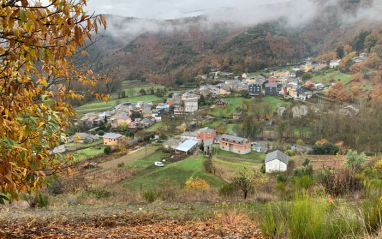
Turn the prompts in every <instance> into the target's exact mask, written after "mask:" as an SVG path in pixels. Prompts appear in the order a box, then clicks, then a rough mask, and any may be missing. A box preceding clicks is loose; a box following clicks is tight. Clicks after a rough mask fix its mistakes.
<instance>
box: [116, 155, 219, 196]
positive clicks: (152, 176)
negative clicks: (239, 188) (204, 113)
mask: <svg viewBox="0 0 382 239" xmlns="http://www.w3.org/2000/svg"><path fill="white" fill-rule="evenodd" d="M155 155H156V154H154V156H153V158H151V159H147V161H148V162H150V164H151V165H150V166H149V167H147V168H146V169H145V170H143V171H142V172H141V173H139V174H138V175H137V176H135V177H133V178H131V179H129V180H126V181H124V182H122V185H123V186H124V187H125V188H127V189H130V190H139V189H140V188H142V190H154V189H156V188H160V187H161V183H162V182H170V183H171V184H172V186H174V187H183V186H184V183H185V182H186V181H187V180H188V179H189V178H190V177H194V178H196V177H199V178H202V179H204V180H206V181H207V182H208V183H209V184H210V185H211V187H212V188H219V187H221V186H222V185H223V184H224V182H223V181H222V180H221V179H220V178H218V177H215V176H214V175H212V174H209V173H207V172H206V171H205V170H204V166H203V162H204V161H205V160H206V158H205V157H204V156H203V155H198V156H193V157H189V158H187V159H185V160H182V161H179V162H176V163H165V166H164V167H155V166H154V165H153V164H152V162H153V161H152V160H160V159H161V158H158V155H156V156H155ZM148 162H147V164H148ZM137 164H141V165H144V164H145V163H143V162H140V163H137Z"/></svg>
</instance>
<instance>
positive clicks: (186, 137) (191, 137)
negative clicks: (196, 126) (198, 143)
mask: <svg viewBox="0 0 382 239" xmlns="http://www.w3.org/2000/svg"><path fill="white" fill-rule="evenodd" d="M180 138H181V139H182V140H197V139H198V137H197V133H196V132H184V133H182V134H181V135H180Z"/></svg>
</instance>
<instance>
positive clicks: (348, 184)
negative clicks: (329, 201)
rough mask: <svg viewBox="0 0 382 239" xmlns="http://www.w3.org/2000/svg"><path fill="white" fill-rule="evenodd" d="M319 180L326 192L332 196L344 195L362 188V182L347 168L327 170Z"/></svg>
mask: <svg viewBox="0 0 382 239" xmlns="http://www.w3.org/2000/svg"><path fill="white" fill-rule="evenodd" d="M321 180H322V181H321V182H320V183H321V184H322V185H323V186H324V187H325V190H326V192H327V193H329V194H331V195H333V196H339V195H344V194H346V193H352V192H355V191H360V190H361V189H363V183H362V181H361V180H360V179H359V178H356V177H355V175H354V174H353V173H352V172H350V171H349V170H346V169H343V170H337V171H329V172H328V173H327V174H326V175H324V176H323V177H322V179H321Z"/></svg>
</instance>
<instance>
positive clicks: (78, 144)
mask: <svg viewBox="0 0 382 239" xmlns="http://www.w3.org/2000/svg"><path fill="white" fill-rule="evenodd" d="M102 143H103V141H102V140H97V141H94V142H92V143H89V144H81V143H75V142H72V143H67V144H65V148H71V147H76V148H77V147H93V146H96V145H99V144H102Z"/></svg>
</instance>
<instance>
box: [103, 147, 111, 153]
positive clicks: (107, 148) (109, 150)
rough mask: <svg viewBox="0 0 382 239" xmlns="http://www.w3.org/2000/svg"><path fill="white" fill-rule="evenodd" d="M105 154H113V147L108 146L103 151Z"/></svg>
mask: <svg viewBox="0 0 382 239" xmlns="http://www.w3.org/2000/svg"><path fill="white" fill-rule="evenodd" d="M103 152H104V153H105V154H110V153H111V147H110V146H106V147H105V148H104V149H103Z"/></svg>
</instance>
